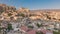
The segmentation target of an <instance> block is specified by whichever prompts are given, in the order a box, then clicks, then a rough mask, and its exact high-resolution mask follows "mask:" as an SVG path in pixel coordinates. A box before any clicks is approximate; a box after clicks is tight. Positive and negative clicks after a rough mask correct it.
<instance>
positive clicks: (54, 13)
mask: <svg viewBox="0 0 60 34" xmlns="http://www.w3.org/2000/svg"><path fill="white" fill-rule="evenodd" d="M24 17H29V18H30V19H32V20H36V19H42V20H53V21H60V10H59V9H46V10H45V9H43V10H29V9H27V8H19V9H18V10H17V9H16V8H15V7H14V6H8V5H5V4H0V20H17V19H18V18H24Z"/></svg>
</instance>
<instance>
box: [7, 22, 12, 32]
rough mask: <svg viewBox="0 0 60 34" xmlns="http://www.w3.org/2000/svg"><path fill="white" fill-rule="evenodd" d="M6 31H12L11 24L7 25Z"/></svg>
mask: <svg viewBox="0 0 60 34" xmlns="http://www.w3.org/2000/svg"><path fill="white" fill-rule="evenodd" d="M7 29H8V30H9V31H10V30H12V24H10V23H8V27H7Z"/></svg>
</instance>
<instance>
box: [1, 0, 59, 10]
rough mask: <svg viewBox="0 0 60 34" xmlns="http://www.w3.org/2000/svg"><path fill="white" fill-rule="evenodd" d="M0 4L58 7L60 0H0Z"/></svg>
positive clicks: (31, 7) (33, 7)
mask: <svg viewBox="0 0 60 34" xmlns="http://www.w3.org/2000/svg"><path fill="white" fill-rule="evenodd" d="M0 4H6V5H9V6H15V7H16V8H17V9H18V8H20V7H25V8H29V9H30V10H33V9H34V10H37V9H60V0H0Z"/></svg>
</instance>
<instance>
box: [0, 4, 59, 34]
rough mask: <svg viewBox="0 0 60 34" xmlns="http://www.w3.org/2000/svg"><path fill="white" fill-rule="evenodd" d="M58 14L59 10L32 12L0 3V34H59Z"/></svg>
mask: <svg viewBox="0 0 60 34" xmlns="http://www.w3.org/2000/svg"><path fill="white" fill-rule="evenodd" d="M56 11H58V12H56ZM59 14H60V12H59V10H40V11H38V10H37V12H36V10H35V12H34V10H29V9H28V8H23V7H22V8H20V9H16V8H15V7H14V6H8V5H6V4H0V34H60V16H59Z"/></svg>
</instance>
